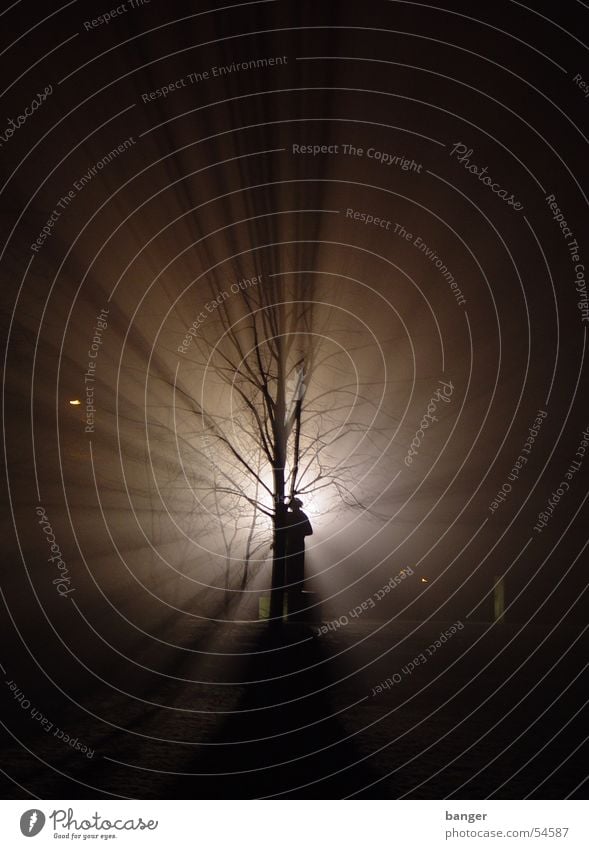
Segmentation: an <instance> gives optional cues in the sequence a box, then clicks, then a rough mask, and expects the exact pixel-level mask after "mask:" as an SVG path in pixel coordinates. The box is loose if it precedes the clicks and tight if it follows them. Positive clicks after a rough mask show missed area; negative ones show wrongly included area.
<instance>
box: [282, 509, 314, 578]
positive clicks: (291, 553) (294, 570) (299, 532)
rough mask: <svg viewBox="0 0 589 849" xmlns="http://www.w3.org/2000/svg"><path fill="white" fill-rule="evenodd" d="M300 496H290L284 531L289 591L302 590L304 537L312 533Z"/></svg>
mask: <svg viewBox="0 0 589 849" xmlns="http://www.w3.org/2000/svg"><path fill="white" fill-rule="evenodd" d="M302 506H303V502H302V501H301V500H300V498H291V500H290V504H289V511H288V514H287V515H288V523H287V531H286V583H287V585H288V584H290V585H291V586H289V587H288V591H289V592H293V591H294V592H302V590H303V584H304V581H305V537H309V536H311V535H312V533H313V528H312V527H311V522H310V521H309V517H308V516H307V515H306V513H303V511H302V510H301V507H302Z"/></svg>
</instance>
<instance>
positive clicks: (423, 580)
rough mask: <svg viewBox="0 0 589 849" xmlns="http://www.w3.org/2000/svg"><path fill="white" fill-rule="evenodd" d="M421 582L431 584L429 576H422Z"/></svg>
mask: <svg viewBox="0 0 589 849" xmlns="http://www.w3.org/2000/svg"><path fill="white" fill-rule="evenodd" d="M421 583H422V584H429V580H428V578H422V579H421Z"/></svg>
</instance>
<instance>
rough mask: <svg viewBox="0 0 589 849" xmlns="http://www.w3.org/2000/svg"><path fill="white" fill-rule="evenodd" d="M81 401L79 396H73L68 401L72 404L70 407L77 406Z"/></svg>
mask: <svg viewBox="0 0 589 849" xmlns="http://www.w3.org/2000/svg"><path fill="white" fill-rule="evenodd" d="M81 403H82V402H81V401H80V399H79V398H74V399H73V400H72V401H70V404H71V405H72V407H79V406H80V404H81Z"/></svg>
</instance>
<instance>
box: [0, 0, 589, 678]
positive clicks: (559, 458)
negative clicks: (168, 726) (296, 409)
mask: <svg viewBox="0 0 589 849" xmlns="http://www.w3.org/2000/svg"><path fill="white" fill-rule="evenodd" d="M37 8H38V7H36V6H35V5H34V4H33V3H32V2H29V0H21V2H18V3H16V4H14V5H13V6H11V7H10V8H8V9H6V10H5V11H4V12H2V13H1V17H0V29H1V31H2V37H1V40H2V51H3V52H2V56H1V61H2V63H3V73H2V77H1V79H2V83H1V84H0V87H1V88H3V91H2V92H1V109H0V171H1V185H2V188H1V190H0V191H1V193H2V206H1V213H0V214H1V222H2V228H1V236H2V237H1V240H0V241H1V248H0V251H1V253H0V275H1V278H0V291H1V293H2V313H1V316H2V327H3V331H4V335H5V338H6V340H7V341H6V345H5V348H4V353H5V372H4V382H3V416H4V418H3V426H4V434H5V436H4V450H5V458H4V459H5V464H6V476H5V478H4V479H3V484H2V490H3V501H5V503H6V509H5V510H4V512H3V519H2V522H3V524H2V529H3V537H4V557H3V561H2V562H3V567H2V572H3V578H2V591H3V594H4V599H5V601H6V609H4V607H3V612H2V614H0V617H1V619H2V621H3V633H4V634H5V635H7V637H8V638H9V639H15V636H14V634H15V631H14V627H15V626H16V627H18V628H20V629H22V634H23V636H24V638H25V641H26V640H29V641H30V644H31V645H32V644H35V645H45V646H49V645H52V646H54V647H55V652H56V654H55V657H54V660H53V661H52V663H54V664H55V666H57V667H58V666H59V660H58V658H59V657H60V652H62V648H60V646H61V643H59V640H58V638H57V637H56V635H55V631H54V628H57V631H58V632H59V633H60V634H61V635H66V638H65V639H66V642H67V641H68V640H71V639H72V638H73V636H72V635H80V640H81V642H82V643H84V640H85V639H86V636H87V634H88V628H87V626H86V625H85V624H83V621H82V619H83V618H84V619H88V620H90V621H91V622H93V623H94V627H96V628H97V629H98V630H99V631H100V632H101V633H104V634H108V636H109V639H110V640H112V641H113V642H114V643H116V644H117V645H121V646H123V645H127V644H131V643H132V642H133V640H135V639H136V632H135V631H133V632H132V633H131V632H129V633H127V625H126V624H125V623H126V621H127V620H126V619H125V620H124V621H123V619H122V617H121V616H120V615H119V613H120V614H123V616H124V617H129V618H130V620H132V622H133V623H135V625H136V626H137V627H139V628H142V629H144V630H147V631H148V632H150V633H151V632H152V631H155V632H156V633H157V629H158V627H159V624H160V623H162V622H165V621H168V620H169V619H170V618H172V617H175V616H179V617H181V618H182V617H184V616H188V617H190V616H193V615H194V613H195V612H196V615H197V616H199V617H200V616H202V617H205V618H206V617H209V616H211V617H213V619H215V618H216V617H220V618H223V614H222V595H223V594H222V587H223V582H224V577H223V576H224V574H225V573H224V571H223V570H224V568H225V567H224V562H225V561H224V559H223V548H222V540H221V537H220V535H219V531H218V524H217V526H215V523H214V521H213V522H212V524H211V520H210V516H208V515H205V511H204V510H203V507H202V503H201V502H200V501H199V500H198V498H195V496H194V493H193V492H191V491H190V489H189V487H188V483H187V479H186V477H185V476H184V471H183V463H184V462H186V463H187V464H188V466H189V467H190V472H189V475H188V477H190V475H191V474H192V475H194V480H197V478H198V474H199V471H200V467H198V464H197V467H195V466H194V462H196V461H193V460H191V455H190V451H188V453H187V454H183V449H182V448H179V447H178V445H179V443H180V444H181V445H184V446H189V447H190V445H191V444H192V443H191V440H193V437H194V434H195V432H196V431H197V430H198V425H197V423H196V422H195V419H194V416H192V415H191V413H190V412H188V411H187V410H186V409H184V408H183V406H182V404H179V405H178V409H177V410H176V414H175V415H174V409H173V398H172V395H171V393H170V383H171V382H172V381H173V379H174V375H175V374H176V370H177V369H178V380H179V385H180V386H181V387H182V388H183V389H184V390H186V391H188V392H194V394H195V396H196V395H197V394H198V393H199V392H200V390H201V388H202V386H203V385H204V381H205V377H204V376H203V371H202V367H201V365H200V364H199V363H197V362H196V361H195V359H194V358H193V357H192V354H189V355H186V356H185V355H184V354H179V353H178V346H179V345H180V344H181V343H182V339H183V338H184V337H185V335H186V333H187V331H188V329H189V328H190V326H191V324H192V323H193V322H194V321H195V320H196V318H197V316H198V315H199V313H200V312H201V311H202V310H203V309H206V304H207V303H209V302H210V299H211V298H212V297H216V295H217V294H218V293H219V292H223V291H229V292H230V291H231V290H230V287H231V285H232V284H234V283H236V282H238V281H240V280H242V279H244V278H252V277H255V276H256V275H261V279H262V282H261V284H260V285H262V286H265V287H267V289H266V290H265V291H268V292H272V293H275V294H276V297H278V298H281V297H285V298H287V297H288V296H289V293H290V294H292V291H293V290H292V288H289V287H292V286H293V285H294V284H293V283H292V281H293V280H297V281H300V280H303V279H304V280H307V281H308V287H309V288H308V291H309V292H311V293H312V298H313V299H314V300H315V301H316V302H317V303H319V304H320V305H321V306H320V307H318V308H317V316H318V319H317V320H318V322H319V323H321V322H323V324H322V325H321V327H322V333H323V334H324V336H325V338H326V339H327V340H328V346H329V345H333V346H339V347H338V350H339V351H340V352H341V353H340V354H338V356H340V357H341V359H340V360H338V361H337V365H338V368H340V366H341V369H342V371H340V372H338V374H339V375H340V377H341V376H342V375H345V376H346V379H347V376H349V378H350V380H357V382H358V387H360V389H363V391H364V390H365V391H366V392H367V393H368V394H369V395H370V401H371V403H372V402H373V401H374V399H375V398H379V397H381V394H382V399H383V400H382V408H381V409H380V411H379V416H378V418H377V419H376V420H375V421H374V422H373V423H372V424H370V418H369V415H368V406H369V405H368V406H366V407H363V406H362V404H359V403H358V402H356V403H357V407H356V412H357V413H358V415H359V416H360V417H362V420H363V421H364V422H365V424H366V427H367V430H368V431H370V428H373V432H372V433H370V432H369V433H368V437H369V439H371V440H372V441H371V442H370V445H371V448H370V450H368V449H367V450H366V451H365V453H362V452H364V449H362V452H361V451H360V449H358V452H359V453H358V455H357V457H358V462H359V464H360V465H359V468H360V466H361V468H362V470H363V472H362V473H363V474H364V473H365V474H366V479H365V480H363V485H364V490H363V495H364V496H366V497H370V498H372V499H373V501H374V508H373V510H372V511H371V512H370V511H369V512H364V513H363V512H361V511H347V510H342V509H341V508H339V509H337V510H334V501H333V499H332V500H329V499H327V500H322V498H321V497H320V496H319V495H317V496H316V497H315V499H313V497H312V496H311V497H310V499H309V501H308V505H307V506H308V508H309V511H310V513H312V514H313V515H312V519H313V521H314V523H315V529H316V533H315V536H314V537H313V540H312V544H311V542H309V543H308V562H309V564H310V568H312V571H313V574H314V575H315V576H316V580H317V586H318V587H319V588H320V591H321V592H322V593H323V595H324V596H325V597H326V599H327V601H326V603H327V605H328V609H332V610H333V612H334V613H337V614H339V613H341V612H345V611H346V610H348V609H349V606H350V602H351V601H353V602H354V603H355V602H356V601H357V600H361V599H362V598H364V597H365V596H366V595H367V593H371V592H372V591H373V589H374V588H375V587H378V586H381V585H382V584H383V583H384V582H386V580H388V579H389V578H390V576H391V575H393V574H396V573H397V572H398V571H399V570H400V569H401V568H403V567H406V566H411V567H412V568H413V569H414V570H415V578H414V580H413V582H412V583H411V584H407V586H406V587H404V588H403V591H402V593H401V592H399V596H398V600H399V601H402V604H403V605H404V604H408V605H411V604H413V605H414V606H413V608H409V610H408V613H407V614H406V615H407V616H408V617H409V618H419V617H420V616H422V615H425V614H426V613H427V614H428V615H429V613H431V612H432V611H436V610H437V611H438V613H437V614H436V615H437V616H440V617H441V618H448V619H449V618H455V617H456V616H457V615H460V616H462V617H466V616H467V614H468V613H469V612H472V611H473V609H474V608H476V610H478V613H477V612H476V611H475V612H474V613H472V615H473V617H474V618H475V619H476V618H477V617H479V618H483V619H485V618H488V616H489V612H490V609H491V608H490V602H489V593H490V591H491V588H492V586H493V583H494V581H495V580H496V578H497V576H502V575H505V576H506V577H505V582H506V593H507V594H506V601H507V603H508V604H509V605H511V607H510V609H509V612H508V616H509V617H510V618H511V620H512V621H513V622H522V621H525V620H526V619H527V618H528V617H530V616H533V617H536V618H537V619H536V621H540V622H553V621H557V620H559V619H560V618H561V617H565V618H566V619H572V620H575V621H584V620H585V619H586V601H585V599H584V598H583V597H582V594H583V593H584V591H585V589H586V586H587V574H586V564H587V555H586V550H585V545H586V540H587V531H586V529H587V522H588V518H589V512H588V509H587V505H586V498H587V492H588V490H587V480H588V478H587V471H588V469H589V458H588V457H587V452H588V451H589V445H588V444H587V440H589V433H587V428H589V411H588V410H589V408H588V405H587V389H588V383H587V363H586V357H587V347H586V346H587V328H588V327H589V306H588V301H587V290H586V278H585V275H586V274H589V241H588V239H587V220H588V219H587V216H588V199H587V196H586V190H587V186H586V174H587V165H586V163H587V135H588V134H589V58H588V50H589V48H588V47H587V45H586V44H585V35H586V33H587V8H586V5H585V4H584V3H581V2H580V0H565V2H563V3H560V4H555V3H548V2H540V3H538V2H535V3H533V4H529V5H526V4H523V3H518V2H514V0H511V1H510V0H501V2H496V3H491V4H484V5H482V6H479V5H477V4H472V3H469V2H466V0H462V2H461V0H444V2H442V3H431V4H426V3H416V2H415V3H414V2H403V0H400V1H399V2H397V0H368V2H365V3H355V2H354V3H352V2H346V0H340V2H332V0H321V2H311V0H308V2H307V1H305V2H299V0H263V1H262V2H251V3H243V4H237V5H235V6H233V5H227V6H226V7H225V8H223V7H218V8H214V7H213V4H206V3H202V2H196V3H195V2H182V1H181V0H172V2H167V3H163V2H161V0H151V2H143V3H142V2H140V0H135V2H134V3H132V2H131V0H126V2H124V3H123V4H121V5H120V6H119V7H118V9H119V10H120V12H119V13H118V14H116V15H114V16H113V17H112V19H110V20H105V19H104V18H103V19H101V18H100V16H101V15H102V16H104V15H105V13H109V14H110V11H109V10H108V9H107V8H106V6H104V4H102V3H99V2H94V0H85V2H72V3H69V4H67V5H64V6H63V8H62V9H57V10H55V11H53V10H52V8H51V4H49V5H46V7H45V11H44V13H43V15H45V14H46V17H45V19H44V20H43V19H42V18H43V15H42V14H41V13H40V12H38V11H37ZM254 63H257V64H258V67H254ZM223 69H224V70H223ZM165 87H168V88H169V90H168V91H166V90H165ZM19 116H20V117H19ZM11 122H12V123H11ZM44 228H45V230H44ZM585 266H586V267H587V271H586V270H585ZM273 275H274V276H273ZM236 309H237V307H236ZM215 322H216V319H215V316H211V317H210V319H209V320H208V325H207V326H206V327H205V328H204V330H203V333H206V334H208V338H209V340H212V341H213V342H214V339H215V334H216V333H217V332H218V329H219V327H218V324H216V323H215ZM93 344H94V346H95V347H94V349H92V345H93ZM355 347H357V350H355V351H354V352H353V353H350V352H351V351H352V349H353V348H355ZM334 350H335V347H334ZM346 351H347V352H348V353H349V356H347V354H346ZM89 363H90V364H91V365H89ZM89 369H91V371H90V375H91V377H92V380H91V381H88V380H86V382H85V375H86V376H87V375H88V370H89ZM354 369H356V370H357V371H356V372H354ZM334 374H335V372H331V373H330V372H329V370H326V371H324V372H323V374H321V373H318V374H316V375H315V384H313V386H314V387H319V388H321V389H329V387H330V386H332V387H333V385H334V384H333V381H334V380H336V378H335V377H334ZM354 375H356V376H354ZM338 379H339V378H338ZM341 379H342V381H343V380H344V378H343V377H342V378H341ZM443 386H446V387H447V389H446V395H445V396H444V397H442V394H443V390H442V389H441V387H443ZM88 391H90V393H91V394H90V395H88V394H87V392H88ZM314 391H316V392H318V391H319V389H314ZM436 393H437V394H436ZM74 399H80V400H81V401H82V403H81V405H80V406H77V407H76V406H72V405H71V404H70V403H69V402H70V401H71V400H74ZM88 399H91V400H90V401H88ZM217 402H218V403H219V399H218V398H217ZM90 407H94V409H93V410H90ZM428 411H429V415H430V420H429V421H427V419H425V421H426V426H425V427H423V426H422V425H423V422H424V417H425V416H426V414H428ZM90 413H91V414H92V415H91V417H90V418H88V415H89V414H90ZM431 417H433V419H432V418H431ZM434 419H435V420H434ZM535 422H536V424H537V423H538V422H539V427H538V428H537V429H536V430H535V431H534V434H535V436H534V439H533V440H532V441H531V442H530V441H528V440H529V435H530V428H534V426H535ZM584 432H585V435H583V434H584ZM411 446H413V452H414V453H413V454H412V455H409V454H408V452H409V451H410V449H411ZM348 448H350V446H348ZM364 448H366V445H365V446H364ZM354 450H355V449H354V448H350V452H351V453H352V455H353V453H354ZM194 456H196V455H194ZM408 457H409V460H407V458H408ZM518 458H520V459H519V460H518ZM521 458H523V459H521ZM574 462H576V465H574V466H571V464H573V463H574ZM517 463H519V467H516V464H517ZM514 467H516V468H515V469H514ZM185 483H186V485H185ZM502 488H503V489H502ZM501 491H503V495H502V496H501V499H500V500H497V496H498V493H499V492H501ZM555 494H556V495H555ZM38 510H43V511H45V513H44V515H46V517H47V520H48V522H50V524H51V528H52V530H53V532H54V536H55V539H56V544H57V545H58V546H59V548H60V550H61V553H62V554H63V560H64V563H66V564H67V574H65V575H64V574H61V575H60V573H59V570H58V569H57V568H56V566H55V564H54V563H50V562H49V563H48V561H47V556H48V554H49V553H50V552H48V547H47V540H46V539H45V536H44V532H43V528H42V527H41V525H40V523H39V516H41V514H40V513H38V512H36V511H38ZM539 523H540V524H539ZM265 552H266V553H265V554H264V557H265V558H266V559H265V560H262V563H261V565H258V566H257V567H256V583H255V584H254V587H255V589H256V592H257V591H258V590H259V588H260V587H264V586H267V585H268V581H269V561H268V559H267V555H268V550H267V548H266V549H265ZM232 556H234V557H235V563H236V567H235V568H236V569H237V570H238V567H239V562H240V557H241V555H240V554H239V553H238V554H233V555H232ZM240 574H241V573H240V572H239V575H240ZM60 577H61V578H64V577H65V578H67V579H68V580H67V582H65V583H62V584H61V585H60V584H56V583H55V579H56V578H60ZM421 577H425V578H427V580H428V584H427V589H426V590H425V595H423V596H422V597H421V598H418V596H419V594H420V593H421V592H422V590H423V587H424V586H425V584H423V585H422V584H421V583H419V582H420V579H421ZM231 580H232V581H234V580H235V581H237V583H239V577H236V578H234V577H233V576H232V579H231ZM60 586H61V588H62V589H64V588H66V587H67V588H68V589H71V590H72V592H71V594H66V595H65V597H61V596H60V594H59V587H60ZM211 587H218V588H220V589H214V588H213V589H211ZM73 602H75V605H74V604H73ZM247 604H249V607H247ZM247 604H246V606H245V607H244V608H243V609H242V610H241V612H238V613H236V614H235V615H236V616H237V617H238V618H239V617H240V616H242V615H243V617H244V618H248V617H249V616H250V615H251V602H247ZM387 604H388V602H387ZM477 605H478V607H477ZM7 610H10V616H11V617H13V618H14V619H13V621H11V619H10V617H9V616H8V615H7ZM115 610H116V611H118V613H116V614H115V613H114V612H113V611H115ZM220 611H221V612H220ZM248 611H249V612H248ZM394 612H398V607H397V608H395V609H394V610H393V607H392V606H388V607H387V606H386V605H383V607H382V608H381V610H380V611H379V612H375V613H374V616H375V617H376V618H380V619H382V620H386V619H387V618H388V617H390V616H391V615H392V614H393V613H394ZM85 635H86V636H85ZM88 640H89V642H88V644H87V653H86V654H87V657H86V659H87V660H88V658H90V659H98V658H99V657H101V652H102V649H101V647H100V645H99V644H98V643H96V644H95V641H94V638H91V639H90V638H88ZM102 661H104V658H102ZM102 661H100V662H102ZM96 662H97V663H98V662H99V661H98V660H96Z"/></svg>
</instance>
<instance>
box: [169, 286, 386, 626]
mask: <svg viewBox="0 0 589 849" xmlns="http://www.w3.org/2000/svg"><path fill="white" fill-rule="evenodd" d="M286 281H287V282H285V280H284V279H279V278H270V279H268V280H266V279H264V278H263V279H262V280H259V279H257V278H249V279H248V278H245V279H244V280H242V281H240V282H239V283H237V282H235V283H233V284H231V285H230V286H229V284H228V285H227V287H226V288H223V286H219V287H218V288H217V289H215V288H213V286H211V287H210V289H209V292H208V293H207V294H208V295H209V297H208V298H205V299H204V301H203V303H204V306H203V309H202V310H201V312H200V313H199V315H198V319H197V320H196V321H195V322H193V324H192V325H188V330H187V334H186V337H185V339H184V342H183V344H182V345H180V346H179V348H178V350H179V351H180V353H181V355H182V357H181V359H180V363H179V366H178V368H177V370H176V375H175V377H174V381H173V390H174V405H175V408H176V409H182V410H183V411H184V413H185V414H188V419H187V420H188V421H193V422H194V428H193V430H191V433H190V434H184V436H183V438H184V439H185V440H186V442H187V444H189V445H190V449H191V452H192V463H193V464H196V465H197V466H198V470H199V475H198V477H199V483H198V487H197V489H198V490H199V492H198V493H197V494H198V497H199V498H200V500H201V504H202V508H203V509H204V510H209V511H211V512H212V513H213V514H214V515H215V516H216V517H217V519H218V520H220V523H221V526H222V537H223V540H224V543H225V546H226V550H229V549H232V548H233V547H234V545H235V543H236V542H237V541H238V540H239V539H241V540H242V542H245V548H246V555H245V561H244V562H245V567H244V581H246V580H247V568H248V567H247V564H248V563H249V561H250V560H251V557H252V552H253V551H254V550H255V549H256V548H257V547H258V546H259V538H260V535H261V534H263V533H264V530H265V532H266V534H267V535H269V534H271V537H272V591H271V610H270V613H271V618H273V619H279V618H280V617H281V615H282V609H283V585H284V582H285V570H284V557H285V546H286V512H287V508H286V500H287V498H293V497H295V496H308V495H310V494H313V495H314V496H315V497H317V495H318V494H320V495H321V499H322V502H323V504H328V503H329V502H330V503H331V504H332V505H333V506H339V505H341V504H346V505H349V506H361V505H362V500H361V497H360V491H361V488H362V485H361V484H362V478H363V476H364V475H365V473H366V470H367V468H368V465H367V458H369V457H370V456H371V455H373V454H374V451H375V448H376V446H375V444H374V438H375V433H376V432H377V429H376V428H375V427H374V426H373V425H374V419H375V416H374V410H375V409H376V406H377V404H376V402H377V398H376V397H375V393H376V390H377V388H378V387H380V388H382V379H380V380H378V379H375V380H374V381H373V383H372V384H371V383H370V382H367V381H364V382H363V383H362V382H361V381H360V379H359V378H358V374H357V370H356V369H355V366H354V355H355V353H357V352H358V351H360V350H362V349H364V348H365V347H366V337H365V335H363V334H362V332H360V331H359V330H358V328H357V326H356V325H355V322H356V320H355V317H353V316H351V315H350V314H349V313H347V311H345V310H341V309H338V307H337V306H335V305H334V304H333V299H332V302H331V303H330V302H329V301H322V300H321V299H320V298H318V296H317V293H316V291H315V290H314V288H313V285H312V282H311V281H310V279H309V278H308V277H305V276H304V275H302V276H295V275H292V276H290V277H287V278H286ZM350 458H352V459H350ZM264 523H265V524H264ZM246 528H247V529H248V530H247V532H246V533H245V536H244V531H245V529H246ZM227 562H228V563H229V562H230V561H229V559H228V561H227ZM228 568H229V567H228Z"/></svg>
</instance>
